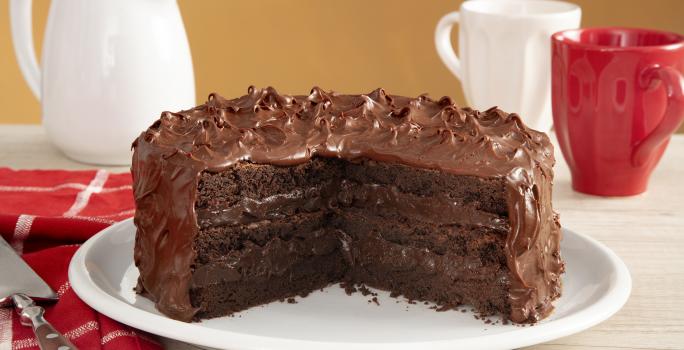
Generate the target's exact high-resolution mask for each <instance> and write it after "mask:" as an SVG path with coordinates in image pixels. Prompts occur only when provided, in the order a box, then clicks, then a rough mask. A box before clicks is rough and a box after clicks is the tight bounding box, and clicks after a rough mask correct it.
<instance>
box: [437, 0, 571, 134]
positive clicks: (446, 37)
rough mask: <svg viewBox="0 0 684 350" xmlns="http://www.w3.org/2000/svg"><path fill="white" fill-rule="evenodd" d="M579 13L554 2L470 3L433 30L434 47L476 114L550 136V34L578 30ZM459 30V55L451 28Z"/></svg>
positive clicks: (505, 0)
mask: <svg viewBox="0 0 684 350" xmlns="http://www.w3.org/2000/svg"><path fill="white" fill-rule="evenodd" d="M581 16H582V12H581V9H580V8H579V6H577V5H575V4H571V3H568V2H563V1H555V0H471V1H465V2H464V3H463V4H461V8H460V11H459V12H451V13H449V14H447V15H446V16H444V17H442V19H441V20H440V21H439V23H438V24H437V28H436V30H435V46H436V47H437V53H438V54H439V57H440V58H441V59H442V61H443V62H444V64H445V65H446V66H447V68H449V70H451V72H452V73H453V74H454V75H455V76H456V77H457V78H458V79H459V80H460V81H461V85H462V86H463V91H464V94H465V97H466V99H467V101H468V103H469V104H470V105H471V106H472V107H474V108H476V109H481V110H482V109H487V108H490V107H492V106H498V107H499V108H501V109H503V110H504V111H506V112H511V113H518V114H519V115H520V117H521V118H522V119H523V121H524V122H525V124H527V125H528V126H529V127H531V128H533V129H536V130H539V131H544V132H546V131H549V130H551V125H552V123H553V118H552V116H551V34H553V33H555V32H557V31H560V30H564V29H573V28H577V27H579V24H580V19H581ZM455 23H458V24H459V30H458V32H459V36H458V38H459V50H458V51H459V54H460V58H459V57H457V56H456V54H455V53H454V50H453V47H452V45H451V38H450V34H451V28H452V26H453V25H454V24H455Z"/></svg>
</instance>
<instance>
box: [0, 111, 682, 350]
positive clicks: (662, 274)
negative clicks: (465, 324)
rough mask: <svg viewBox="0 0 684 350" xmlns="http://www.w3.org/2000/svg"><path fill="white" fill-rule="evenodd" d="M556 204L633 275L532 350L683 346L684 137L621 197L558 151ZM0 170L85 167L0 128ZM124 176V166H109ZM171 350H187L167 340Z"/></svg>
mask: <svg viewBox="0 0 684 350" xmlns="http://www.w3.org/2000/svg"><path fill="white" fill-rule="evenodd" d="M556 155H557V159H558V162H557V165H556V168H555V171H556V178H555V187H554V201H553V202H554V207H555V209H556V210H557V211H558V212H560V214H561V224H562V225H563V226H564V227H567V228H569V229H572V230H575V231H577V232H582V233H585V234H588V235H590V236H592V237H594V238H595V239H597V240H599V241H601V242H603V243H605V244H606V245H607V246H609V247H610V248H611V249H613V250H614V251H615V252H616V253H617V254H618V255H619V256H620V257H621V258H622V259H623V260H624V261H625V263H626V264H627V266H628V267H629V270H630V272H631V274H632V279H633V289H632V295H631V297H630V298H629V301H627V304H626V305H625V307H624V308H623V309H622V310H621V311H620V312H618V313H617V314H616V315H615V316H613V317H612V318H611V319H609V320H608V321H606V322H603V323H602V324H600V325H598V326H596V327H593V328H591V329H589V330H587V331H584V332H582V333H579V334H576V335H573V336H569V337H565V338H561V339H558V340H555V341H552V342H549V343H546V344H542V345H538V346H534V347H530V348H528V349H535V350H570V349H572V350H579V349H600V350H609V349H614V350H618V349H619V350H625V349H684V135H676V136H674V137H673V138H672V141H671V142H670V145H669V148H668V150H667V151H666V153H665V155H664V157H663V159H662V160H661V162H660V164H659V166H658V168H657V169H656V171H655V172H654V174H653V176H652V178H651V183H650V188H649V191H648V192H647V193H645V194H642V195H639V196H635V197H627V198H601V197H594V196H587V195H583V194H579V193H577V192H574V191H573V190H572V189H571V188H570V174H569V171H568V168H567V166H566V164H565V162H564V161H563V157H562V156H561V155H560V152H557V154H556ZM0 166H9V167H13V168H17V169H31V168H42V169H45V168H60V169H88V168H93V166H88V165H84V164H79V163H76V162H73V161H71V160H69V159H67V158H65V157H64V156H63V155H62V154H61V153H60V152H59V151H57V150H56V149H54V148H53V147H52V146H51V145H50V143H49V142H48V140H47V138H46V136H45V133H44V132H43V129H42V128H41V127H40V126H36V125H0ZM107 169H109V170H112V171H127V170H128V169H127V167H113V168H112V167H108V168H107ZM167 345H168V347H169V348H170V349H191V348H193V347H188V346H186V345H181V344H178V343H175V342H167Z"/></svg>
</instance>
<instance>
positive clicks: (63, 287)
mask: <svg viewBox="0 0 684 350" xmlns="http://www.w3.org/2000/svg"><path fill="white" fill-rule="evenodd" d="M69 288H71V284H70V283H69V281H67V282H66V283H64V284H63V285H61V286H59V289H57V295H58V296H59V297H60V298H61V297H62V295H64V293H66V292H67V291H68V290H69Z"/></svg>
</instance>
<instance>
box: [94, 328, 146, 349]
mask: <svg viewBox="0 0 684 350" xmlns="http://www.w3.org/2000/svg"><path fill="white" fill-rule="evenodd" d="M136 335H137V334H136V333H135V332H134V331H124V330H122V329H119V330H116V331H113V332H109V333H107V334H105V335H104V336H103V337H102V341H100V344H102V345H105V344H107V343H109V342H110V341H112V340H114V339H116V338H120V337H135V336H136Z"/></svg>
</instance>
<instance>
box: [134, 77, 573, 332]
mask: <svg viewBox="0 0 684 350" xmlns="http://www.w3.org/2000/svg"><path fill="white" fill-rule="evenodd" d="M133 147H134V149H135V152H134V155H133V165H132V168H131V171H132V174H133V179H134V194H135V200H136V206H137V211H136V215H135V224H136V226H137V229H138V232H137V236H136V247H135V252H134V257H135V263H136V266H137V267H138V269H139V270H140V278H139V282H138V291H139V292H141V293H144V294H145V295H147V296H148V297H149V298H151V299H152V300H153V301H155V303H156V306H157V308H158V309H159V310H160V311H162V312H163V313H165V314H167V315H169V316H170V317H172V318H175V319H179V320H184V321H189V320H191V319H192V318H193V316H194V315H195V313H196V312H197V310H196V309H195V308H193V307H192V306H191V304H190V297H189V290H190V287H191V285H192V278H193V276H192V274H193V271H192V265H193V263H194V259H195V252H194V250H193V247H192V242H193V238H194V237H195V235H196V234H197V232H198V230H199V226H200V225H210V224H211V221H212V220H224V221H225V222H236V223H241V221H240V220H243V219H244V218H243V217H241V216H240V215H239V213H237V212H230V209H228V208H227V210H226V211H225V212H222V213H206V212H202V211H199V212H196V210H195V201H196V196H197V193H196V192H197V185H198V181H199V176H200V174H201V173H202V172H203V171H211V172H218V171H221V170H224V169H226V168H228V167H231V166H232V165H234V164H236V163H238V162H242V161H250V162H254V163H262V164H272V165H281V166H288V165H296V164H301V163H304V162H307V161H309V160H310V159H311V158H312V157H314V156H318V157H339V158H343V159H346V160H356V159H364V158H366V159H372V160H376V161H382V162H392V163H399V164H404V165H408V166H413V167H419V168H424V169H437V170H440V171H445V172H449V173H453V174H458V175H472V176H479V177H496V178H502V179H504V181H505V183H506V191H507V196H508V203H507V205H508V215H509V225H510V231H509V232H508V235H507V239H506V246H505V251H506V255H507V264H508V267H509V269H510V274H511V276H510V278H509V279H510V291H509V293H510V297H509V299H510V305H511V313H510V315H509V317H510V319H511V320H513V321H514V322H534V321H536V320H538V319H541V318H543V317H545V316H546V315H547V314H548V313H549V312H550V311H551V310H552V308H553V307H552V305H551V301H552V300H554V299H555V298H557V297H558V296H559V295H560V274H561V273H562V272H563V262H562V260H561V257H560V252H559V249H560V248H559V245H560V225H559V223H558V217H557V214H555V212H554V211H553V209H552V206H551V184H552V180H553V171H552V167H553V164H554V157H553V148H552V145H551V143H550V142H549V139H548V137H547V136H546V135H545V134H544V133H541V132H537V131H534V130H532V129H529V128H527V127H526V126H525V125H524V124H523V122H522V121H521V119H520V117H519V116H518V115H516V114H508V113H505V112H503V111H501V110H499V109H497V108H491V109H489V110H487V111H484V112H479V111H475V110H472V109H470V108H458V107H457V106H456V105H455V104H454V103H453V101H452V100H451V99H450V98H448V97H442V98H441V99H439V100H437V101H435V100H432V99H430V98H429V97H428V96H426V95H421V96H419V97H417V98H408V97H401V96H393V95H388V94H386V93H385V91H384V90H383V89H377V90H375V91H373V92H371V93H369V94H366V95H342V94H336V93H333V92H326V91H324V90H322V89H319V88H316V87H315V88H313V89H312V90H311V93H310V94H309V95H308V96H288V95H281V94H278V93H277V92H276V90H275V89H273V88H271V87H269V88H266V89H256V88H254V87H250V88H249V89H248V93H247V95H245V96H243V97H240V98H237V99H233V100H227V99H224V98H222V97H221V96H219V95H216V94H211V95H209V99H208V101H207V102H206V103H205V104H203V105H201V106H198V107H196V108H193V109H190V110H187V111H182V112H179V113H171V112H164V113H162V115H161V117H160V119H159V120H158V121H157V122H155V123H154V124H153V125H152V126H151V127H150V128H149V129H148V130H147V131H145V132H143V133H142V134H141V135H140V137H139V138H138V139H137V140H136V141H135V142H134V143H133ZM368 190H369V193H370V195H374V196H384V197H383V198H386V199H388V200H389V202H388V203H389V205H391V206H394V207H397V208H398V206H401V205H404V204H403V201H401V200H398V199H396V198H397V197H396V194H393V193H389V192H387V190H384V191H383V190H379V189H373V188H370V189H368ZM295 197H297V196H295ZM393 198H394V201H393V202H392V199H393ZM270 200H271V202H269V201H268V200H267V201H263V200H262V201H255V200H250V199H244V203H242V207H240V208H239V209H240V211H241V212H242V211H245V210H247V211H248V210H250V208H252V209H254V208H260V211H261V212H263V213H264V214H263V215H265V216H268V215H271V214H269V210H268V208H269V206H273V205H275V206H278V205H287V204H284V202H283V201H287V200H288V198H280V197H278V196H277V195H276V196H274V197H273V198H270ZM289 200H293V201H295V202H297V201H299V203H300V204H309V205H313V206H316V205H320V203H319V204H316V202H315V201H316V200H315V198H314V199H312V198H307V197H306V196H299V197H297V198H289ZM433 203H434V204H435V205H438V206H439V205H444V203H443V201H442V202H440V199H439V198H436V199H433ZM421 205H422V204H418V209H413V210H414V212H415V215H423V217H426V215H427V217H430V213H429V211H427V210H426V209H425V208H423V207H421ZM428 205H429V203H428ZM423 206H424V205H423ZM400 209H401V210H402V211H403V212H410V211H411V210H412V209H411V208H408V207H406V206H405V205H404V207H402V208H400ZM453 212H454V213H456V211H453ZM455 215H456V214H455ZM458 215H463V213H458ZM432 217H433V218H434V217H435V216H434V215H432ZM265 218H267V217H265ZM470 220H475V221H477V220H480V221H487V220H490V221H491V220H495V218H486V217H482V218H470ZM494 223H496V222H494Z"/></svg>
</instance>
